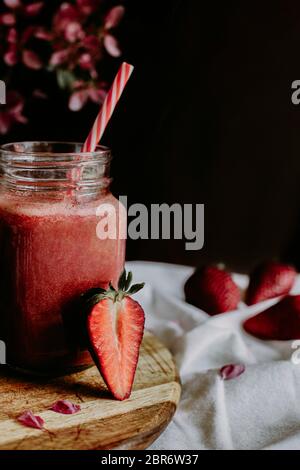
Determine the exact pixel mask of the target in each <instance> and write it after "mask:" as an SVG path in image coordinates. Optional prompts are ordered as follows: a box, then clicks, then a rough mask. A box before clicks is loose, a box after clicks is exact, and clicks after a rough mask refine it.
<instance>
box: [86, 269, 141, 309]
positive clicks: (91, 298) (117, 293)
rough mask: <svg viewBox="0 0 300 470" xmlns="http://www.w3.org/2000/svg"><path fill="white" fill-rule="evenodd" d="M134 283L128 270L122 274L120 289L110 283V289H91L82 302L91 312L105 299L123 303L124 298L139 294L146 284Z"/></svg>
mask: <svg viewBox="0 0 300 470" xmlns="http://www.w3.org/2000/svg"><path fill="white" fill-rule="evenodd" d="M131 282H132V272H131V271H129V273H128V274H127V273H126V270H125V269H124V271H123V272H122V274H121V276H120V278H119V282H118V289H115V287H114V286H113V285H112V283H111V282H110V283H109V286H108V289H103V288H101V287H96V288H92V289H89V290H88V291H87V292H85V293H84V294H83V295H82V296H81V300H82V301H83V303H84V304H85V307H86V309H87V310H90V309H91V308H92V307H94V306H95V305H96V304H97V303H98V302H100V301H101V300H103V299H111V300H113V302H117V301H121V300H123V299H124V297H126V296H129V295H134V294H136V293H137V292H139V291H140V290H141V289H142V288H143V287H144V285H145V283H144V282H142V283H140V284H133V285H132V286H131Z"/></svg>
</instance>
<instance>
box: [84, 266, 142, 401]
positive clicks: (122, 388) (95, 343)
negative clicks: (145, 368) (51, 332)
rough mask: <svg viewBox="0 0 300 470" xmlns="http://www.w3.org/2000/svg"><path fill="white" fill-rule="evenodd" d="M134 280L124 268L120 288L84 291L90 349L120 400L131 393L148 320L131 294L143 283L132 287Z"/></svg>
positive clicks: (111, 287) (110, 287) (108, 385)
mask: <svg viewBox="0 0 300 470" xmlns="http://www.w3.org/2000/svg"><path fill="white" fill-rule="evenodd" d="M131 279H132V274H131V272H129V273H128V276H126V272H125V270H124V272H123V273H122V275H121V277H120V280H119V285H118V290H116V289H114V287H113V286H112V285H111V284H110V285H109V288H108V289H107V290H105V289H101V288H99V289H92V291H91V292H90V294H91V295H89V293H87V294H85V299H86V301H87V306H88V309H89V313H88V317H87V329H88V336H89V342H90V352H91V355H92V357H93V358H94V361H95V363H96V365H97V367H98V369H99V371H100V373H101V375H102V377H103V379H104V381H105V383H106V385H107V387H108V389H109V390H110V391H111V393H112V394H113V396H114V397H115V398H117V399H118V400H124V399H125V398H128V397H129V396H130V393H131V389H132V384H133V379H134V375H135V371H136V367H137V362H138V357H139V349H140V344H141V341H142V338H143V331H144V323H145V315H144V311H143V309H142V307H141V306H140V304H139V303H138V302H136V301H135V300H133V299H132V298H131V297H130V295H131V294H135V293H136V292H138V291H139V290H140V289H142V287H143V286H144V284H135V285H133V286H131V287H130V284H131Z"/></svg>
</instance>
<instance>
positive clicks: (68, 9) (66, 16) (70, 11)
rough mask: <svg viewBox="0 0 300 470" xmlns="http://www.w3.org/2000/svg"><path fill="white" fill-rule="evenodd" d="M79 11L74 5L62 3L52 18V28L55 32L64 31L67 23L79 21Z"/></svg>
mask: <svg viewBox="0 0 300 470" xmlns="http://www.w3.org/2000/svg"><path fill="white" fill-rule="evenodd" d="M80 20H81V16H80V12H79V11H78V9H77V8H76V6H75V5H71V4H70V3H63V4H62V5H61V6H60V8H59V10H58V12H57V13H56V15H55V16H54V18H53V28H54V30H55V32H56V33H63V34H64V32H65V29H66V27H67V26H68V24H69V23H74V22H75V23H80Z"/></svg>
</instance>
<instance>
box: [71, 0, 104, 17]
mask: <svg viewBox="0 0 300 470" xmlns="http://www.w3.org/2000/svg"><path fill="white" fill-rule="evenodd" d="M76 3H77V6H78V8H79V10H80V11H81V13H83V14H84V15H90V14H91V13H94V12H95V11H97V9H98V7H99V5H100V1H99V0H76Z"/></svg>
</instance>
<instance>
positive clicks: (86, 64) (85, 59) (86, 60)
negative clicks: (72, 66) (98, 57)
mask: <svg viewBox="0 0 300 470" xmlns="http://www.w3.org/2000/svg"><path fill="white" fill-rule="evenodd" d="M78 64H79V66H80V67H81V68H82V69H83V70H90V69H91V68H92V67H93V59H92V56H91V54H89V53H88V52H85V53H84V54H81V56H80V57H79V61H78Z"/></svg>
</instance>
